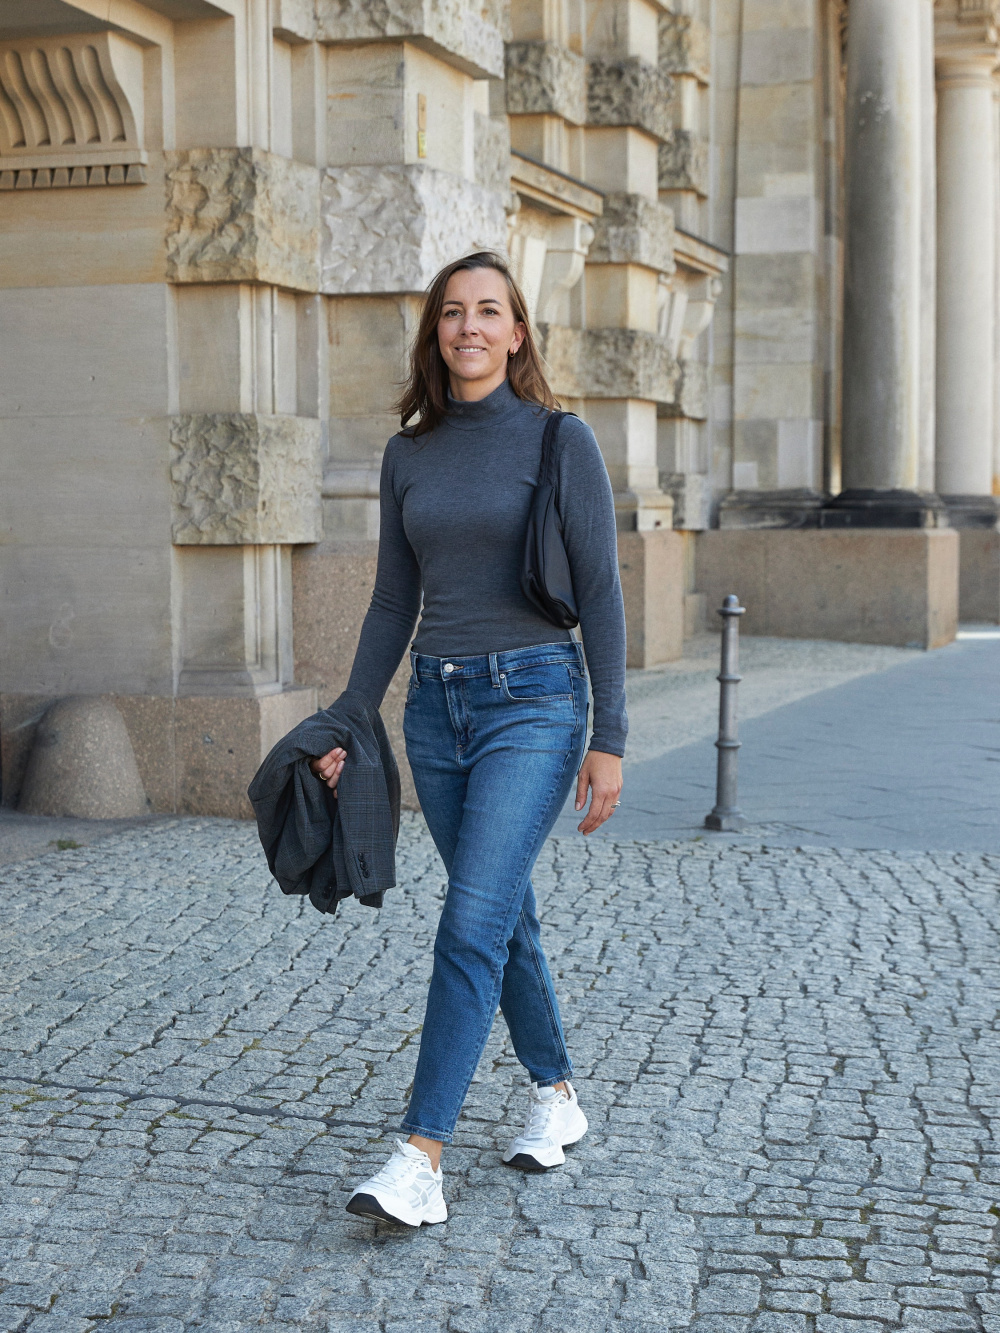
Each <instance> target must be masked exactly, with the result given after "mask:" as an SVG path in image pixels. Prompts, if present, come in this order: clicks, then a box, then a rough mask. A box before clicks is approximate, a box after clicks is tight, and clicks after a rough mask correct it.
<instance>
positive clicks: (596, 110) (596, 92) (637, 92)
mask: <svg viewBox="0 0 1000 1333" xmlns="http://www.w3.org/2000/svg"><path fill="white" fill-rule="evenodd" d="M673 91H674V86H673V80H672V79H671V77H670V75H669V74H664V73H662V72H661V71H660V70H659V69H658V68H657V67H656V66H655V65H648V64H647V63H646V62H645V60H640V59H639V57H638V56H629V57H628V58H627V59H626V60H592V61H591V62H590V64H589V66H588V67H587V123H588V124H589V125H635V126H637V127H638V128H639V129H641V130H646V131H647V132H648V133H649V134H653V135H655V136H656V138H657V139H665V138H666V137H667V135H668V134H669V132H670V127H671V123H672V120H673V114H672V107H671V101H672V98H673Z"/></svg>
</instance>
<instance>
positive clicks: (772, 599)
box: [695, 528, 958, 648]
mask: <svg viewBox="0 0 1000 1333" xmlns="http://www.w3.org/2000/svg"><path fill="white" fill-rule="evenodd" d="M695 582H696V587H697V588H698V590H699V591H700V592H704V593H705V594H706V597H707V601H708V611H709V620H710V621H711V619H712V612H713V611H714V610H715V609H716V608H717V607H719V606H721V605H722V599H723V597H725V596H726V595H727V593H736V595H737V596H738V597H739V598H740V600H741V601H742V603H743V605H744V606H745V607H746V608H747V611H746V615H745V616H744V617H743V618H742V621H741V624H740V629H741V631H742V632H743V633H745V634H772V635H775V636H778V637H781V638H791V639H839V640H841V641H842V642H846V643H888V644H897V645H900V646H903V647H914V648H939V647H941V646H942V645H943V644H946V643H950V642H951V640H952V639H954V637H955V632H956V630H957V628H958V533H957V532H954V531H953V530H951V529H949V528H923V529H921V528H912V529H901V528H895V529H885V528H866V529H853V530H852V529H841V530H832V531H828V530H823V529H820V530H813V531H794V530H788V529H777V530H770V531H730V532H722V531H713V532H702V533H699V534H698V539H697V550H696V574H695Z"/></svg>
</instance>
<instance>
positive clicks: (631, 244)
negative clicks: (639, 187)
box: [587, 192, 674, 273]
mask: <svg viewBox="0 0 1000 1333" xmlns="http://www.w3.org/2000/svg"><path fill="white" fill-rule="evenodd" d="M593 227H594V239H593V241H592V242H591V245H590V249H589V251H588V252H587V263H588V264H645V265H646V267H647V268H655V269H659V270H660V272H661V273H673V271H674V214H673V210H672V209H670V208H668V207H667V205H666V204H661V203H659V202H657V201H656V200H655V199H647V198H646V196H645V195H641V194H624V193H617V192H616V193H612V194H606V195H605V196H604V212H603V213H602V214H601V216H600V217H597V218H595V219H594V222H593Z"/></svg>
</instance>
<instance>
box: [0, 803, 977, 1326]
mask: <svg viewBox="0 0 1000 1333" xmlns="http://www.w3.org/2000/svg"><path fill="white" fill-rule="evenodd" d="M399 870H400V881H401V883H400V887H399V888H398V889H396V890H394V891H392V893H391V894H390V895H389V896H388V905H387V907H386V908H385V909H384V910H383V911H382V912H381V913H375V912H371V911H369V910H367V909H365V908H362V907H360V905H357V904H353V903H352V904H348V905H347V910H345V911H344V912H343V914H342V916H341V917H340V918H338V919H336V920H330V919H329V918H326V919H324V918H321V917H319V916H318V915H317V914H316V913H315V912H313V911H312V909H311V908H309V907H308V905H306V906H302V904H301V903H300V902H299V900H297V899H286V898H283V897H282V896H281V894H280V893H279V892H278V891H277V889H276V888H275V886H274V885H273V884H271V883H270V882H269V877H268V875H267V871H266V868H265V867H264V865H263V861H262V858H261V855H260V852H259V848H258V846H257V842H256V837H255V834H254V830H253V829H252V827H250V826H248V825H245V824H236V823H231V824H230V823H226V822H224V821H207V820H203V821H198V820H192V821H180V822H178V823H177V824H176V825H172V826H170V825H160V826H159V827H157V828H155V829H151V830H150V829H147V830H137V831H132V832H128V833H125V834H122V835H119V836H116V837H114V838H110V839H108V840H107V841H105V842H103V843H101V844H100V845H99V846H97V847H93V848H85V849H82V850H79V851H71V852H63V853H53V854H51V855H49V856H46V857H43V858H41V859H39V860H36V861H31V862H22V863H21V864H19V865H16V866H12V867H9V868H8V869H7V871H6V872H5V891H4V896H3V904H4V918H3V927H2V943H0V1032H2V1036H0V1073H2V1079H0V1089H2V1093H0V1333H4V1331H11V1333H12V1331H13V1330H24V1329H30V1330H31V1333H95V1331H96V1330H105V1329H114V1330H120V1331H121V1333H125V1331H126V1330H127V1331H128V1333H182V1330H189V1329H211V1330H216V1331H217V1333H228V1331H229V1330H233V1331H235V1330H242V1329H247V1328H251V1327H265V1328H274V1329H289V1330H294V1329H310V1330H311V1329H317V1330H330V1333H342V1331H343V1333H346V1331H347V1330H351V1333H355V1331H356V1330H361V1331H362V1333H365V1330H368V1331H369V1333H375V1331H376V1330H379V1333H431V1331H432V1330H439V1329H440V1330H450V1331H452V1333H521V1330H525V1331H526V1330H529V1329H530V1330H535V1329H542V1328H544V1329H545V1330H547V1331H551V1333H561V1331H562V1330H566V1331H567V1333H569V1330H579V1331H580V1333H588V1331H589V1330H622V1333H649V1331H651V1330H653V1329H662V1328H667V1327H677V1328H681V1327H687V1326H690V1327H691V1328H692V1329H696V1330H698V1333H881V1331H882V1330H885V1331H886V1333H888V1331H889V1330H897V1329H906V1330H912V1333H963V1331H964V1330H967V1329H970V1330H971V1329H983V1330H985V1331H986V1333H1000V1282H998V1280H997V1270H996V1269H995V1267H994V1265H995V1263H996V1260H997V1256H998V1250H997V1235H996V1227H997V1224H998V1220H1000V1210H998V1206H997V1200H998V1198H1000V1151H998V1147H997V1137H996V1135H997V1128H996V1127H997V1124H998V1120H997V1117H998V1116H1000V1041H998V1035H997V1028H996V1018H997V1011H998V1002H1000V949H998V943H1000V941H998V911H997V907H998V881H1000V858H997V857H992V858H991V857H988V856H980V855H946V854H938V853H912V854H907V853H872V852H838V851H834V850H830V849H819V850H802V849H787V848H782V849H774V848H767V847H757V848H753V849H748V848H746V847H742V846H741V847H733V846H721V847H720V846H713V845H711V844H708V843H698V842H689V843H666V842H661V843H651V842H647V843H638V842H618V843H615V842H611V841H609V840H603V841H600V842H595V841H590V842H587V841H585V840H583V839H581V838H575V839H568V838H567V839H554V840H551V841H550V842H549V843H547V844H546V846H545V848H544V850H543V853H542V856H541V859H540V861H539V865H538V870H537V874H536V877H535V882H536V887H537V889H538V893H539V898H540V902H541V904H542V908H543V912H544V919H545V923H546V927H547V940H548V944H549V949H550V956H551V960H552V964H553V970H554V973H555V975H556V978H557V983H556V984H557V987H558V990H559V993H560V998H561V1000H562V1002H563V1004H564V1007H565V1018H566V1023H567V1027H568V1029H569V1036H570V1043H571V1049H572V1051H573V1053H574V1057H575V1060H576V1062H577V1081H578V1086H579V1088H580V1093H581V1098H582V1100H583V1103H584V1105H585V1107H586V1110H587V1113H588V1115H589V1117H590V1120H591V1125H592V1131H591V1133H590V1134H589V1135H588V1137H587V1138H586V1139H585V1140H584V1142H583V1143H581V1144H580V1145H579V1146H578V1147H577V1148H576V1149H574V1150H572V1155H571V1156H569V1160H568V1161H567V1165H566V1166H565V1167H564V1168H562V1169H561V1170H558V1171H553V1172H551V1173H549V1174H547V1175H542V1176H527V1177H525V1176H522V1175H520V1174H519V1173H517V1172H513V1171H511V1170H510V1169H508V1168H505V1167H504V1166H503V1165H502V1164H501V1162H500V1152H501V1151H502V1149H503V1148H504V1146H505V1145H506V1141H507V1135H508V1133H509V1130H508V1128H507V1126H506V1125H505V1124H504V1121H505V1118H507V1120H508V1124H509V1123H510V1122H511V1121H517V1120H519V1119H520V1116H521V1113H522V1106H523V1098H524V1082H523V1077H522V1071H521V1070H520V1067H519V1066H518V1065H517V1063H516V1061H515V1060H514V1058H513V1055H512V1052H511V1050H510V1048H509V1045H508V1043H507V1042H506V1039H505V1038H506V1032H505V1028H504V1025H503V1022H502V1020H498V1022H497V1024H496V1027H495V1030H494V1033H493V1035H492V1037H491V1040H490V1043H489V1046H488V1050H487V1053H486V1057H485V1058H484V1060H483V1062H482V1065H481V1068H480V1071H479V1076H478V1078H477V1080H476V1082H475V1083H474V1084H473V1088H472V1091H471V1094H470V1097H469V1100H468V1103H467V1106H466V1110H465V1114H464V1117H463V1119H462V1120H461V1122H460V1125H459V1132H458V1136H457V1141H456V1144H455V1146H454V1147H452V1148H451V1149H450V1150H449V1151H448V1154H447V1157H446V1159H445V1166H446V1197H447V1198H448V1201H449V1204H450V1208H451V1217H450V1220H449V1221H448V1222H447V1223H446V1224H445V1225H443V1226H439V1227H425V1228H423V1229H422V1230H421V1231H419V1232H409V1231H405V1230H402V1229H398V1228H394V1227H391V1226H382V1225H380V1226H378V1227H377V1228H376V1227H375V1225H374V1224H372V1223H370V1222H365V1221H362V1220H360V1219H356V1218H352V1217H351V1216H350V1215H348V1214H347V1213H345V1212H344V1202H345V1197H346V1196H345V1191H346V1190H347V1189H348V1188H349V1187H351V1186H352V1185H353V1184H355V1183H357V1182H358V1181H359V1180H360V1179H363V1178H364V1176H365V1174H366V1173H367V1171H368V1168H369V1166H370V1165H371V1164H372V1163H374V1162H378V1161H381V1160H382V1158H383V1156H384V1153H385V1147H386V1143H387V1142H388V1141H389V1136H390V1135H391V1132H392V1131H393V1130H394V1129H395V1127H396V1125H397V1123H398V1118H399V1116H400V1115H401V1113H402V1110H403V1106H404V1096H405V1091H406V1088H407V1085H408V1083H409V1081H410V1078H411V1076H412V1070H413V1065H414V1060H415V1057H416V1049H417V1037H418V1034H419V1024H420V1020H421V1016H422V1008H423V1000H424V994H425V986H426V982H427V978H428V971H429V966H430V944H431V939H432V932H433V928H434V925H435V922H436V916H437V911H438V907H439V901H440V898H441V894H442V891H443V874H442V871H441V867H440V862H439V861H438V860H437V858H436V855H435V854H434V852H433V848H432V845H431V843H430V840H429V838H428V835H427V833H426V830H425V828H424V826H423V824H422V822H421V821H420V820H419V818H418V817H416V816H410V817H406V818H404V826H403V830H402V835H401V841H400V855H399Z"/></svg>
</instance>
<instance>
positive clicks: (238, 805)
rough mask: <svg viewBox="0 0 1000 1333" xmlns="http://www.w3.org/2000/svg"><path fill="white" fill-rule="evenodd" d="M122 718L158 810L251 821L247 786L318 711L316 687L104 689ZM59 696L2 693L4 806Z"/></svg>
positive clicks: (19, 782) (10, 800)
mask: <svg viewBox="0 0 1000 1333" xmlns="http://www.w3.org/2000/svg"><path fill="white" fill-rule="evenodd" d="M101 697H102V698H105V699H109V700H110V701H111V702H112V703H114V704H115V706H116V707H117V709H118V711H119V712H120V713H121V715H122V717H123V718H124V720H125V726H126V728H127V729H128V734H129V739H130V740H131V742H132V749H133V750H134V751H135V758H136V763H137V764H138V767H139V776H140V777H141V779H142V785H143V787H144V789H145V792H146V795H147V796H148V797H149V801H150V807H151V809H152V810H153V811H155V812H159V813H163V814H182V815H221V816H224V817H226V818H229V819H252V818H253V810H252V808H251V806H250V802H249V801H248V800H247V794H246V791H247V786H248V784H249V782H250V779H251V778H252V777H253V775H254V773H255V772H256V771H257V769H258V767H259V766H260V762H261V760H262V759H263V758H264V756H265V755H266V754H267V752H268V751H269V750H270V749H271V747H272V745H274V744H275V743H276V742H277V741H279V740H280V739H281V737H282V736H284V735H285V734H286V732H289V731H291V729H292V727H294V726H295V725H296V723H297V722H301V721H302V719H303V718H305V717H308V716H309V714H310V713H314V712H315V711H316V691H315V689H310V688H293V689H289V690H285V691H284V692H283V693H281V694H267V695H263V696H262V697H260V698H256V699H253V698H242V699H233V698H225V697H213V698H195V697H192V698H166V697H162V696H156V695H134V694H118V695H103V696H101ZM54 702H55V701H54V699H52V698H49V697H47V696H44V695H37V694H0V758H2V763H3V779H2V780H3V804H4V805H9V806H13V805H16V804H17V799H18V796H19V794H20V790H21V785H22V783H23V781H24V775H25V771H26V769H27V765H28V757H29V755H30V753H31V747H32V743H33V741H34V736H35V730H36V728H37V726H38V723H39V721H40V720H41V718H42V716H43V714H44V713H45V711H46V709H47V708H48V707H49V706H50V705H51V704H52V703H54Z"/></svg>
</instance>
